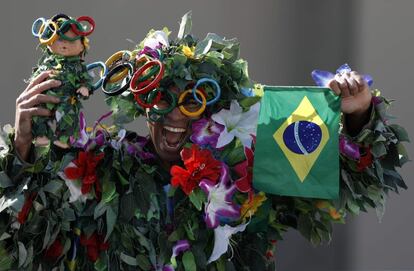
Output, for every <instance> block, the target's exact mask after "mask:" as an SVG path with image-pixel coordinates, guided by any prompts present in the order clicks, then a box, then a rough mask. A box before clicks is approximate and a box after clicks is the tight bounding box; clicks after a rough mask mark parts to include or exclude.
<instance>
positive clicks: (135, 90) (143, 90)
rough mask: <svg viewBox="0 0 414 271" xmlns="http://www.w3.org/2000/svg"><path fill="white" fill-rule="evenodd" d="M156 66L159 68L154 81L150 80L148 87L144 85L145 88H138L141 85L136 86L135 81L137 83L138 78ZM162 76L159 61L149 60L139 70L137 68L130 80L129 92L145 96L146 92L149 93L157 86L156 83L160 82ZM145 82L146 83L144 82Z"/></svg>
mask: <svg viewBox="0 0 414 271" xmlns="http://www.w3.org/2000/svg"><path fill="white" fill-rule="evenodd" d="M155 65H158V66H160V71H159V72H158V74H157V76H155V78H154V80H152V82H151V83H149V84H148V85H146V86H145V87H142V88H140V87H139V86H140V85H141V84H138V86H137V85H136V81H138V79H139V77H140V76H141V75H142V74H143V73H144V72H145V71H146V70H147V69H148V68H150V67H152V66H155ZM163 75H164V64H162V62H161V61H159V60H158V59H155V60H151V61H148V62H147V63H145V64H144V65H143V66H142V67H141V68H139V69H138V70H137V71H136V72H135V73H134V75H133V76H132V78H131V82H130V84H129V87H130V89H131V91H132V92H133V93H138V94H147V93H148V92H150V91H151V90H153V89H154V88H156V87H157V86H158V83H159V82H160V81H161V78H162V77H163ZM145 82H147V81H145Z"/></svg>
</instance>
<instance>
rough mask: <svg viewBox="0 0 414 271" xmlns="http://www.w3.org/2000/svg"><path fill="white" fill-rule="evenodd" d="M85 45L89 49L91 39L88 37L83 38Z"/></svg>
mask: <svg viewBox="0 0 414 271" xmlns="http://www.w3.org/2000/svg"><path fill="white" fill-rule="evenodd" d="M82 43H83V47H85V50H88V49H89V39H88V38H87V37H83V38H82Z"/></svg>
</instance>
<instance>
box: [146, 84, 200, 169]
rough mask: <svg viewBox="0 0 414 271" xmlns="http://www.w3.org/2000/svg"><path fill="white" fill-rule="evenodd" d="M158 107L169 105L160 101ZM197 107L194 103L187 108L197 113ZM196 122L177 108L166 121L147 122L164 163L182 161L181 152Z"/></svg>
mask: <svg viewBox="0 0 414 271" xmlns="http://www.w3.org/2000/svg"><path fill="white" fill-rule="evenodd" d="M170 91H172V92H174V93H175V94H177V95H179V94H180V93H181V92H180V91H179V90H178V89H176V88H175V89H170ZM156 106H157V107H158V108H165V107H166V106H167V105H166V104H165V102H164V101H160V102H159V103H157V104H156ZM197 107H199V105H198V104H196V103H194V101H188V102H187V105H186V108H188V109H189V110H190V111H195V110H194V109H197ZM193 108H194V109H193ZM148 112H149V110H147V114H148ZM147 117H148V116H147ZM194 120H196V119H195V118H190V117H188V116H186V115H184V114H183V113H182V112H181V111H180V109H179V108H178V107H176V108H174V110H173V111H171V112H170V113H168V114H166V115H164V121H161V122H149V121H147V126H148V128H149V132H150V137H151V140H152V143H153V145H154V148H155V151H156V152H157V154H158V156H159V157H160V159H161V160H162V162H164V163H174V162H176V161H179V160H180V151H181V149H182V147H183V146H184V144H185V143H187V142H188V140H189V137H190V136H191V134H192V129H191V124H192V122H193V121H194Z"/></svg>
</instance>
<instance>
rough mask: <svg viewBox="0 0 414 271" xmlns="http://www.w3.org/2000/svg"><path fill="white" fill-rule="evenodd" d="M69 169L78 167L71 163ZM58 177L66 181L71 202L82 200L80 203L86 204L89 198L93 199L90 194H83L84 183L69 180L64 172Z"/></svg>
mask: <svg viewBox="0 0 414 271" xmlns="http://www.w3.org/2000/svg"><path fill="white" fill-rule="evenodd" d="M68 167H76V165H75V164H74V163H73V162H70V163H69V165H68ZM58 175H59V177H61V178H62V179H63V180H64V181H65V184H66V186H67V187H68V189H69V192H70V198H69V202H75V201H77V200H80V202H86V200H87V199H88V198H92V197H91V195H90V194H89V193H88V194H82V192H81V188H82V183H81V181H80V180H70V179H68V178H67V177H66V175H65V172H64V171H61V172H59V173H58Z"/></svg>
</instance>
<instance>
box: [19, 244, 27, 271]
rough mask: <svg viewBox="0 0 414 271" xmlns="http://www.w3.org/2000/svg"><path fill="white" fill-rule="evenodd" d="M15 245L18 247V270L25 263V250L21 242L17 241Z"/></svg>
mask: <svg viewBox="0 0 414 271" xmlns="http://www.w3.org/2000/svg"><path fill="white" fill-rule="evenodd" d="M17 244H18V246H19V265H18V267H19V268H20V267H22V266H23V264H24V263H25V262H26V258H27V250H26V248H25V247H24V244H23V243H22V242H20V241H19V242H18V243H17Z"/></svg>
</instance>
